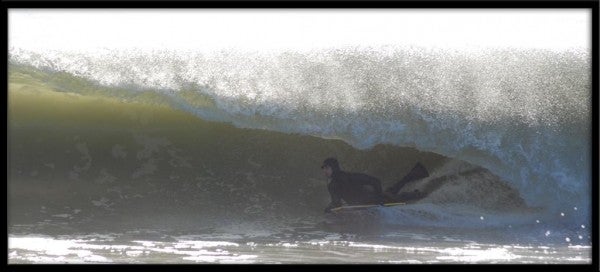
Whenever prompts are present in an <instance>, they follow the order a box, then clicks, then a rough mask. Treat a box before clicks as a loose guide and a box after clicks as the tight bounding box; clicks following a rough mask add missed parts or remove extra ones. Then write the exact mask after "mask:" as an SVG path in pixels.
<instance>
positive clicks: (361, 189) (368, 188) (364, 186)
mask: <svg viewBox="0 0 600 272" xmlns="http://www.w3.org/2000/svg"><path fill="white" fill-rule="evenodd" d="M327 189H329V194H330V195H331V203H330V204H329V206H327V208H326V209H325V212H329V211H330V210H331V209H332V208H335V207H339V206H342V200H344V201H345V202H346V203H347V204H348V205H368V204H383V200H384V199H383V192H382V190H381V182H380V181H379V179H377V178H375V177H372V176H369V175H367V174H362V173H348V172H344V171H341V170H334V172H333V174H332V175H331V182H329V184H328V185H327Z"/></svg>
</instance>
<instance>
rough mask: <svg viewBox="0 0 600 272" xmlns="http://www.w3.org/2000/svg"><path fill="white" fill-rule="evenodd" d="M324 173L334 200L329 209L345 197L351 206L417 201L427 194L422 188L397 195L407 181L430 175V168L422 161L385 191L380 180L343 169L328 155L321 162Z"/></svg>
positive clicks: (329, 210)
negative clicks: (422, 163) (421, 190)
mask: <svg viewBox="0 0 600 272" xmlns="http://www.w3.org/2000/svg"><path fill="white" fill-rule="evenodd" d="M321 169H323V173H324V174H325V176H326V177H327V178H329V179H330V182H329V184H328V185H327V189H328V190H329V194H330V196H331V203H329V205H328V206H327V208H325V212H326V213H328V212H331V209H333V208H336V207H340V206H342V200H343V201H345V202H346V204H348V205H372V204H375V205H383V204H384V202H402V201H408V200H416V199H420V198H423V197H425V194H424V193H422V192H419V191H414V192H407V193H401V194H397V193H398V191H399V190H400V188H401V187H402V186H404V185H405V184H406V183H408V182H410V181H413V180H416V179H420V178H424V177H427V176H429V173H428V172H427V170H426V169H425V168H424V167H423V166H422V165H421V164H420V163H417V165H416V166H415V167H414V168H413V169H412V170H411V172H410V173H409V174H408V175H406V176H405V177H404V178H403V179H402V180H400V181H398V182H397V183H396V184H394V186H392V187H390V188H388V189H386V191H385V193H384V192H382V190H381V182H380V181H379V179H377V178H375V177H372V176H369V175H367V174H362V173H349V172H345V171H342V170H341V169H340V165H339V163H338V161H337V159H335V158H327V159H326V160H325V161H323V164H322V165H321Z"/></svg>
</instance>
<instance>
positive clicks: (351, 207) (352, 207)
mask: <svg viewBox="0 0 600 272" xmlns="http://www.w3.org/2000/svg"><path fill="white" fill-rule="evenodd" d="M405 204H406V203H404V202H397V203H385V204H383V205H349V206H341V207H337V208H333V209H331V211H332V212H334V213H336V212H342V211H356V210H365V209H369V208H376V207H393V206H398V205H405Z"/></svg>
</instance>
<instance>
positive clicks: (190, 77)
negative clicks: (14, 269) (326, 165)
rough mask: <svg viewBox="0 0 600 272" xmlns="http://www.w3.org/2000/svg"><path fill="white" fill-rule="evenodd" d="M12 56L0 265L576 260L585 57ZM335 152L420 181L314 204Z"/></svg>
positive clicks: (579, 258) (581, 229)
mask: <svg viewBox="0 0 600 272" xmlns="http://www.w3.org/2000/svg"><path fill="white" fill-rule="evenodd" d="M9 55H10V59H9V62H10V64H9V90H8V98H9V101H8V106H9V109H8V114H9V118H8V121H9V127H8V129H9V131H8V137H9V142H8V148H9V149H8V151H9V153H8V158H9V164H8V171H9V176H8V190H9V194H8V197H9V209H8V216H9V217H8V219H9V226H8V227H9V245H8V253H9V255H8V261H9V263H399V264H403V263H405V264H406V263H409V264H412V263H417V264H420V263H590V262H591V238H590V235H591V234H590V223H591V222H590V221H591V218H590V217H591V151H590V149H589V146H590V135H591V122H590V120H591V85H590V84H591V81H590V73H589V71H590V67H591V66H590V58H589V55H587V53H585V52H583V53H582V52H579V51H550V50H542V49H495V50H490V51H485V52H483V51H481V52H469V53H466V52H461V51H452V50H444V49H425V48H385V49H378V50H375V49H365V48H362V49H361V48H345V49H344V48H337V49H321V50H312V51H310V50H309V51H303V52H300V51H281V52H279V51H273V52H269V53H264V52H263V53H259V52H254V53H248V52H240V51H235V50H223V51H219V52H213V53H207V52H195V51H190V50H179V51H177V50H150V51H149V50H125V49H123V50H98V51H93V52H86V51H79V52H74V51H60V50H46V51H31V50H26V49H20V48H14V47H12V48H11V49H10V51H9ZM330 156H335V157H337V158H338V160H339V161H340V163H341V166H342V168H343V169H346V170H349V171H353V172H363V173H368V174H370V175H373V176H376V177H378V178H380V179H381V180H382V182H383V185H384V187H385V186H390V185H391V184H393V183H394V182H395V181H397V180H399V179H400V178H401V177H402V176H403V175H405V174H406V173H407V172H408V171H409V170H410V169H411V168H412V166H413V165H414V164H415V163H416V162H421V163H422V164H423V165H424V166H425V167H426V168H427V169H428V170H429V171H430V173H431V176H430V177H428V178H425V179H423V180H420V181H418V182H415V183H412V184H408V185H407V186H406V187H405V188H404V189H403V190H407V191H408V190H413V189H420V190H423V191H425V192H427V193H428V196H427V197H425V198H424V199H422V200H419V201H418V202H416V203H415V204H411V205H403V206H395V207H390V208H376V209H372V210H369V211H359V212H349V213H345V214H335V215H326V214H324V213H323V209H324V207H325V206H326V205H327V204H328V202H329V195H328V193H327V189H326V184H327V180H326V179H325V178H324V177H323V175H322V173H321V172H320V169H319V166H320V163H321V162H322V161H323V159H325V158H326V157H330Z"/></svg>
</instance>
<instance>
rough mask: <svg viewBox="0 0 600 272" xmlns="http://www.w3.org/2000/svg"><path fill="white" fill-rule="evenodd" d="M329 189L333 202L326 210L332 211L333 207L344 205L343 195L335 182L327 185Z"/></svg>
mask: <svg viewBox="0 0 600 272" xmlns="http://www.w3.org/2000/svg"><path fill="white" fill-rule="evenodd" d="M327 189H328V190H329V195H330V196H331V202H330V203H329V205H328V206H327V208H325V212H330V211H331V209H333V208H336V207H339V206H342V197H341V195H340V193H339V192H338V188H337V186H335V184H333V183H329V185H327Z"/></svg>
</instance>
